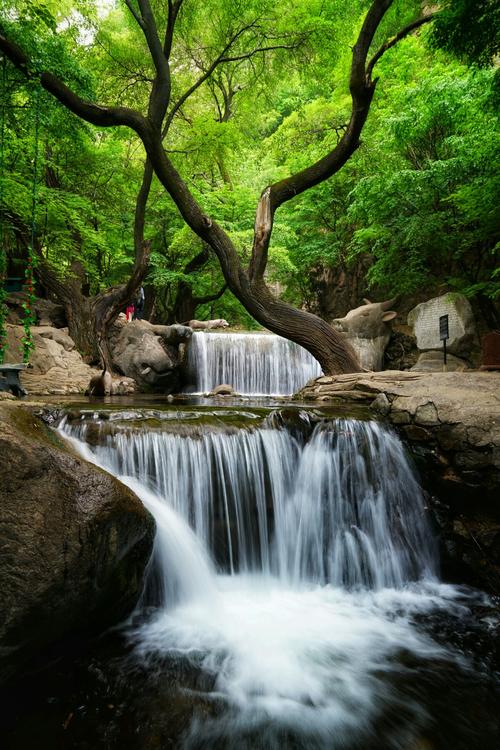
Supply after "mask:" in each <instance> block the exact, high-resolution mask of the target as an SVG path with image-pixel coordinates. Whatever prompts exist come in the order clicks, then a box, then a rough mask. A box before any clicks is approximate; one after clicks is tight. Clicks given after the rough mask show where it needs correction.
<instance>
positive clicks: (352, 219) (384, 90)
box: [0, 0, 500, 328]
mask: <svg viewBox="0 0 500 750" xmlns="http://www.w3.org/2000/svg"><path fill="white" fill-rule="evenodd" d="M159 5H162V4H161V3H159ZM163 5H165V3H163ZM446 5H447V6H448V7H449V8H451V10H454V11H456V10H457V8H459V10H460V8H461V9H462V12H463V10H464V8H465V10H466V11H468V9H469V8H468V7H467V6H469V7H470V3H469V4H468V3H467V2H465V0H463V1H462V2H461V3H458V2H457V3H448V4H446V3H445V6H446ZM475 5H476V6H484V15H483V16H481V17H479V18H478V19H476V20H478V21H479V26H481V23H482V24H483V26H482V28H481V29H480V31H481V34H482V36H483V41H484V36H486V37H488V36H489V35H490V34H491V31H490V30H491V28H492V25H493V27H494V25H495V22H496V21H499V20H500V19H499V18H498V16H499V15H500V11H498V10H497V11H495V10H494V4H491V3H489V2H482V3H476V4H475ZM368 6H369V3H368V2H363V0H357V1H356V2H351V3H345V2H340V1H338V0H331V1H330V2H324V1H322V0H282V1H281V2H274V3H272V2H267V1H266V0H223V1H221V2H219V1H216V0H207V1H206V2H203V3H199V2H192V1H191V0H188V1H186V2H185V3H184V4H183V7H182V9H181V12H180V13H179V16H178V19H177V24H176V38H175V44H176V46H175V48H174V50H173V52H172V60H173V63H172V67H173V70H174V72H175V76H174V77H173V92H172V101H174V102H179V101H180V102H181V104H180V106H179V107H178V108H177V110H176V111H175V113H174V117H173V119H172V125H171V128H170V130H169V134H168V140H167V142H166V143H165V148H166V151H167V153H168V155H169V157H170V159H171V160H172V162H173V164H174V165H175V166H176V168H177V169H178V170H179V171H180V172H181V173H182V176H183V178H184V180H185V181H186V183H187V184H188V186H189V188H190V190H191V191H192V193H193V194H194V196H195V198H196V199H197V201H198V202H199V203H200V205H201V206H202V208H203V210H204V211H206V213H207V214H208V215H212V214H213V215H216V216H217V221H218V222H219V224H220V225H221V226H222V227H223V229H224V230H226V232H227V233H228V234H229V235H230V236H231V238H232V240H233V242H234V243H235V244H236V246H237V248H238V252H239V253H240V255H241V257H242V259H243V260H245V261H247V260H248V258H249V257H250V252H251V247H252V240H253V232H254V229H253V226H254V219H255V206H256V205H257V202H258V200H259V196H260V193H261V191H262V189H263V188H264V187H265V186H266V185H267V184H270V183H272V182H276V181H277V180H279V179H281V178H284V177H286V176H287V175H288V174H290V173H293V172H296V171H298V170H300V169H302V168H304V167H305V166H307V165H309V164H311V163H312V162H314V161H315V160H317V159H318V158H320V157H321V156H322V155H323V154H324V153H325V152H328V151H330V150H331V149H332V148H334V146H335V145H336V143H337V142H338V140H339V138H340V137H341V136H342V133H343V132H344V130H345V128H346V125H347V122H348V120H349V115H350V108H351V101H350V96H349V89H348V71H349V66H350V58H351V46H352V44H353V43H354V41H355V39H356V35H357V32H358V31H359V27H360V25H361V23H362V19H363V17H364V14H365V12H366V8H367V7H368ZM132 7H134V6H133V4H132ZM421 10H422V3H420V2H412V1H411V0H402V1H400V2H397V3H395V4H394V6H393V7H392V8H391V10H390V13H389V14H388V17H387V19H386V21H384V24H385V25H384V28H383V30H382V31H383V33H384V36H385V37H387V35H390V33H391V31H392V32H393V33H394V32H395V31H397V30H398V29H400V28H401V27H403V26H404V25H405V23H407V22H409V21H411V20H412V19H414V18H416V17H417V16H418V14H419V12H421ZM431 10H432V8H431ZM448 20H449V19H448ZM462 20H463V19H462ZM485 24H487V28H486V29H485ZM1 25H2V29H3V30H5V31H6V33H8V35H9V37H11V38H13V39H15V41H16V42H18V43H19V44H20V45H21V46H22V47H23V48H24V49H29V50H30V56H31V59H32V61H34V64H35V65H38V66H40V69H42V68H48V69H50V70H52V71H53V72H55V73H56V74H57V75H58V76H59V77H60V78H61V79H63V80H64V81H65V82H67V83H68V84H69V85H71V86H72V88H73V89H74V90H76V91H77V92H78V93H79V94H80V95H81V96H84V97H86V98H89V99H92V100H94V101H105V102H107V103H113V104H118V105H121V106H131V107H136V108H142V109H144V108H145V107H146V104H147V96H146V92H147V85H149V83H150V81H151V80H152V78H153V71H152V70H151V62H150V60H149V58H148V56H147V55H146V54H145V51H144V45H145V42H144V38H143V37H142V36H141V34H140V29H138V27H137V24H136V23H135V22H134V19H133V17H132V15H131V13H130V9H129V8H127V3H125V2H121V1H120V0H117V1H116V2H112V0H96V1H94V0H79V1H77V2H66V0H57V1H56V0H37V1H36V2H25V1H24V0H9V1H8V2H6V3H4V5H3V9H2V12H1ZM240 30H242V31H241V33H239V32H240ZM235 34H239V36H238V38H237V39H236V40H235V43H234V45H233V47H232V48H231V54H227V55H226V57H227V58H228V59H227V61H226V62H222V63H221V64H219V65H217V66H216V68H215V69H214V70H212V71H211V72H210V73H209V75H207V77H206V79H205V80H204V81H203V83H202V84H201V85H199V86H196V88H195V90H193V92H192V93H191V95H190V96H188V97H187V98H186V99H185V100H184V101H182V97H183V95H184V93H185V92H189V90H190V88H191V87H192V86H193V84H194V83H195V82H197V81H198V80H199V79H200V77H203V76H204V75H205V74H206V73H207V72H208V71H210V68H211V65H212V62H213V60H215V59H217V56H220V54H221V50H224V49H225V47H226V46H227V43H228V40H229V39H231V38H233V37H234V36H235ZM249 51H250V52H251V54H247V53H248V52H249ZM497 54H498V46H495V42H494V41H491V40H488V41H487V43H486V44H484V43H482V44H480V45H475V39H474V38H473V37H470V38H467V35H466V34H464V33H463V26H462V35H461V36H460V35H457V36H455V37H453V35H452V34H450V33H449V30H447V28H446V23H445V21H443V22H442V23H441V25H439V24H437V23H434V24H429V25H426V26H424V27H422V28H421V29H419V30H418V32H416V33H414V34H411V35H408V36H407V37H406V38H405V39H403V40H402V41H400V42H399V43H398V44H397V45H396V46H395V47H394V48H393V49H391V50H389V51H388V52H387V54H386V55H384V57H383V58H382V59H381V60H380V62H379V64H378V65H377V76H378V77H379V78H380V81H379V83H378V86H377V90H376V94H375V97H374V100H373V103H372V105H371V109H370V113H369V116H368V120H367V123H366V125H365V128H364V130H363V135H362V145H361V147H360V148H358V149H357V150H356V151H355V153H354V155H353V156H352V157H351V158H350V159H349V161H348V162H347V164H346V165H345V166H344V167H343V168H342V169H341V170H340V172H338V173H337V174H336V175H334V176H333V177H332V178H331V179H329V180H327V181H325V182H322V183H321V184H320V185H318V186H316V187H314V188H312V189H310V190H308V191H307V192H305V193H303V194H302V195H300V196H297V197H296V198H294V199H293V200H292V201H290V202H288V203H286V204H285V205H283V206H282V207H281V208H280V210H279V212H278V213H277V214H276V218H275V225H274V233H273V238H272V243H271V246H270V250H269V263H268V267H267V271H266V280H267V282H268V284H270V285H271V288H272V289H273V290H274V291H275V292H277V293H278V294H279V295H280V296H281V297H282V298H283V299H285V300H287V301H290V302H292V303H293V304H294V305H296V306H297V307H300V308H303V309H307V310H310V311H312V312H315V313H317V314H319V315H321V316H322V317H325V318H326V319H330V318H332V317H336V316H338V315H343V314H345V313H346V312H347V310H348V309H349V308H350V307H353V306H356V305H357V304H360V303H361V298H362V297H363V296H367V295H368V296H372V295H374V296H375V298H382V297H387V296H393V295H396V294H398V295H402V296H403V297H405V298H406V299H409V300H412V299H418V300H419V301H420V300H422V299H424V298H428V297H431V296H433V295H435V294H439V293H443V292H445V291H451V292H453V291H455V292H462V293H464V294H465V295H467V296H468V297H469V298H471V300H472V301H473V302H474V304H475V305H476V306H477V309H479V310H480V312H481V314H482V316H483V318H484V320H485V321H486V323H487V324H488V325H489V326H490V327H500V319H499V315H498V304H497V303H498V299H499V297H500V271H499V270H498V237H499V214H498V210H497V209H498V195H499V194H500V190H499V182H500V178H499V171H498V142H499V132H498V117H497V111H498V103H499V99H500V79H499V75H498V58H497V57H495V55H497ZM231 58H237V59H231ZM1 111H2V121H1V125H2V144H1V154H2V165H1V166H2V170H1V183H0V187H1V190H0V210H1V219H2V244H3V248H4V250H5V259H6V262H7V265H6V268H5V269H4V272H5V273H6V274H7V275H8V276H11V277H12V276H16V275H21V274H22V272H23V271H22V269H23V267H24V266H25V264H26V259H27V255H28V248H29V246H30V243H31V244H33V245H35V246H36V251H37V255H38V257H39V260H40V264H41V266H42V267H43V268H44V269H45V270H46V272H47V274H53V275H55V276H57V277H58V278H59V279H67V278H71V276H72V275H79V278H80V282H81V283H82V284H83V287H84V289H85V292H86V294H89V295H95V294H98V293H99V292H100V291H102V290H105V289H107V288H109V287H110V286H113V285H117V284H123V283H126V281H127V279H129V278H130V276H131V273H132V270H133V268H134V258H135V256H136V248H135V246H134V215H135V211H136V202H137V196H138V194H139V192H140V189H141V184H142V181H143V175H144V162H145V153H144V148H143V145H142V143H141V141H140V140H139V138H138V137H137V135H136V134H134V133H133V132H132V131H130V130H128V129H125V128H109V129H105V128H102V129H100V128H98V127H95V126H92V125H89V124H87V123H85V122H84V121H82V120H81V119H78V118H77V117H76V116H75V115H73V114H72V113H70V112H69V111H68V110H66V109H64V108H63V107H61V106H60V104H59V103H58V102H56V101H55V100H54V99H53V98H52V97H51V96H50V95H49V94H48V93H47V92H45V91H43V90H42V89H40V87H39V86H38V85H37V84H36V82H33V81H27V80H26V77H25V76H24V75H23V74H22V73H21V72H19V71H18V70H16V68H14V66H12V65H11V64H10V63H9V62H7V61H4V63H3V67H2V82H1ZM36 141H37V142H36ZM35 159H36V164H35ZM35 168H36V172H37V183H36V211H35V216H34V217H33V196H34V189H33V188H34V183H33V176H34V169H35ZM33 218H34V219H35V220H34V222H33ZM145 237H146V238H147V240H148V244H149V248H150V256H149V267H148V270H147V275H146V277H145V286H146V297H147V313H148V314H149V315H152V317H153V319H154V320H156V321H159V322H162V323H171V322H175V321H177V322H184V321H186V320H189V319H190V318H191V317H198V318H202V319H203V318H208V317H222V318H226V319H227V320H229V321H230V323H231V325H239V326H243V327H245V328H253V327H257V323H256V322H255V321H254V320H253V318H252V317H251V316H250V315H249V314H248V313H247V312H246V310H245V309H244V308H243V306H242V305H241V304H240V302H238V300H237V299H236V298H235V297H234V296H233V295H232V294H231V292H230V291H229V290H228V289H227V288H226V285H225V283H224V278H223V276H222V273H221V270H220V267H219V263H218V260H217V258H216V257H215V256H214V255H213V253H212V251H211V250H210V249H209V248H208V246H206V245H204V244H203V242H202V241H201V240H200V239H199V238H198V237H197V236H196V235H195V234H194V233H193V232H192V231H191V230H190V229H189V227H188V226H187V225H186V224H185V223H184V222H183V220H182V218H181V217H180V216H179V213H178V211H177V209H176V207H175V205H174V203H173V202H172V200H171V198H170V197H169V196H168V194H167V193H166V191H165V189H164V188H163V187H162V185H161V184H160V183H159V182H158V181H157V179H156V177H153V181H152V186H151V190H150V193H149V197H148V201H147V208H146V221H145ZM33 240H34V242H33ZM45 281H47V277H46V278H45ZM43 284H44V277H43V274H42V273H40V274H39V289H43ZM45 291H47V292H50V293H52V294H53V293H54V289H53V288H52V289H51V288H50V284H48V285H47V288H46V289H45Z"/></svg>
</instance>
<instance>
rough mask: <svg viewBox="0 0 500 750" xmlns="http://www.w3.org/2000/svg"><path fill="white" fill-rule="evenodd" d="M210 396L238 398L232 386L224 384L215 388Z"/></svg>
mask: <svg viewBox="0 0 500 750" xmlns="http://www.w3.org/2000/svg"><path fill="white" fill-rule="evenodd" d="M208 395H209V396H236V395H237V394H236V391H235V390H234V388H233V386H232V385H228V384H227V383H222V384H221V385H217V386H215V388H214V389H213V391H210V393H209V394H208Z"/></svg>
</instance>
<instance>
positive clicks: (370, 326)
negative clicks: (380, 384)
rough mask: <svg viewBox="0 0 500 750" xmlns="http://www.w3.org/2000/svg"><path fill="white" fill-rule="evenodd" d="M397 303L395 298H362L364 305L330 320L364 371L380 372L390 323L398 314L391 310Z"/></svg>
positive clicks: (389, 331)
mask: <svg viewBox="0 0 500 750" xmlns="http://www.w3.org/2000/svg"><path fill="white" fill-rule="evenodd" d="M396 301H397V298H396V297H395V298H394V299H389V300H386V301H385V302H370V300H368V299H365V300H363V302H364V305H361V306H360V307H356V308H355V309H354V310H350V311H349V312H348V313H347V315H346V316H345V317H343V318H335V319H334V320H332V321H331V325H332V326H333V328H335V329H336V330H337V331H340V332H341V333H344V334H345V336H346V337H347V338H348V339H349V343H350V344H351V345H352V346H353V347H354V349H355V351H356V353H357V355H358V357H359V360H360V362H361V365H362V367H365V368H366V369H367V370H375V371H376V370H380V369H382V362H383V358H384V351H385V347H386V346H387V344H388V343H389V339H390V337H391V321H392V320H394V318H395V317H396V316H397V312H395V311H394V310H390V308H391V307H392V306H393V305H394V304H395V302H396Z"/></svg>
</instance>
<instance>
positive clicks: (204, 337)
mask: <svg viewBox="0 0 500 750" xmlns="http://www.w3.org/2000/svg"><path fill="white" fill-rule="evenodd" d="M319 375H321V368H320V366H319V364H318V362H317V361H316V360H315V359H314V357H313V356H312V355H311V354H309V352H308V351H307V350H306V349H303V348H302V347H301V346H298V344H294V343H293V341H288V339H284V338H281V336H275V335H274V334H271V333H208V332H198V333H194V334H193V336H192V338H191V341H190V343H189V349H188V377H189V381H190V382H191V383H193V384H194V388H195V391H196V392H197V393H205V392H207V391H211V390H212V389H213V388H215V386H217V385H221V384H227V385H231V386H232V387H233V388H234V389H235V391H236V392H237V393H241V394H243V395H273V396H278V395H283V396H288V395H290V394H292V393H295V392H296V391H298V390H299V389H300V388H302V387H303V386H304V385H305V384H306V383H307V381H308V380H311V378H315V377H318V376H319Z"/></svg>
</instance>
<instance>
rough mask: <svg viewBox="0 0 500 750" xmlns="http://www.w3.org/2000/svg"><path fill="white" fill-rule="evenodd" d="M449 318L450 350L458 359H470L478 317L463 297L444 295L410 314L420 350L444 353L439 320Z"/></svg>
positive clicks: (417, 307) (475, 336) (414, 309)
mask: <svg viewBox="0 0 500 750" xmlns="http://www.w3.org/2000/svg"><path fill="white" fill-rule="evenodd" d="M442 315H448V322H449V334H450V337H449V339H448V340H447V342H446V347H447V350H448V351H449V353H450V354H454V355H456V356H457V357H465V358H467V357H468V356H469V355H470V352H471V349H472V347H473V346H474V344H475V342H476V338H477V334H476V326H475V321H474V314H473V312H472V308H471V306H470V302H469V300H468V299H467V298H466V297H464V296H463V295H462V294H453V295H451V294H444V295H443V296H441V297H434V298H433V299H430V300H427V302H422V303H421V304H420V305H417V306H416V307H414V308H413V310H410V312H409V313H408V325H410V326H412V327H413V332H414V334H415V337H416V339H417V346H418V348H419V349H420V350H421V351H429V350H442V348H443V342H442V341H441V339H440V337H439V318H440V317H441V316H442Z"/></svg>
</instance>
